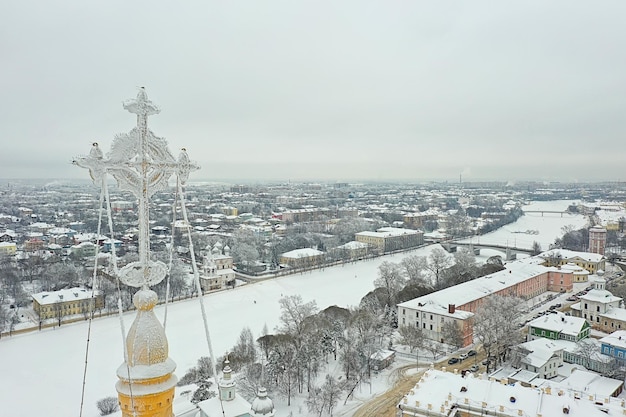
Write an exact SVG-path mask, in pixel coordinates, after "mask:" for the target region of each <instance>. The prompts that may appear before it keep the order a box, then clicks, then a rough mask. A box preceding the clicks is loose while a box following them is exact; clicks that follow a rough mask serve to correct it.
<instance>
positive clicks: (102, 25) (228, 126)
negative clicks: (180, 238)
mask: <svg viewBox="0 0 626 417" xmlns="http://www.w3.org/2000/svg"><path fill="white" fill-rule="evenodd" d="M625 17H626V2H624V1H623V0H615V1H602V2H589V1H576V0H569V1H557V0H551V1H545V0H541V1H516V2H513V1H511V2H509V1H507V2H501V1H489V2H485V1H409V0H406V1H396V0H386V1H369V0H342V1H336V0H335V1H331V0H315V1H302V0H298V1H294V0H283V1H279V0H263V1H259V0H250V1H238V0H234V1H220V2H217V1H207V0H195V1H192V0H188V1H183V2H173V1H126V0H108V1H84V0H55V1H44V0H40V1H29V0H24V1H4V2H2V3H1V4H0V53H1V54H2V60H1V61H0V62H1V65H0V138H1V141H2V150H1V151H0V178H41V177H46V178H70V177H72V178H86V177H87V173H86V172H85V171H84V170H82V169H80V168H77V167H73V166H72V165H70V161H71V159H72V157H73V156H75V155H78V154H86V153H87V152H88V151H89V148H90V146H91V142H92V141H94V140H97V141H98V142H99V143H100V145H101V147H102V148H103V150H104V151H105V152H106V151H108V150H109V149H110V145H111V141H112V139H113V135H114V134H115V133H120V132H127V131H129V130H130V129H131V128H132V127H133V126H134V124H135V120H134V117H133V115H131V114H130V113H128V112H126V111H125V110H124V109H123V108H122V106H121V102H122V101H123V100H126V99H129V98H133V97H134V96H135V95H136V93H137V90H136V88H137V87H139V86H145V87H146V88H147V91H148V95H149V97H150V98H151V99H152V100H153V101H154V102H155V103H156V104H157V105H159V106H160V107H161V109H162V112H161V114H159V115H157V116H154V117H152V118H151V119H150V122H149V123H150V126H151V128H152V130H153V131H154V133H155V134H156V135H158V136H163V137H165V138H166V139H167V141H168V143H169V145H170V149H171V150H172V151H173V153H174V154H177V153H178V149H179V148H181V147H183V146H184V147H186V148H187V149H188V151H189V153H190V156H191V157H192V159H194V160H196V161H198V162H199V163H200V164H201V165H202V170H201V171H199V172H197V173H195V174H193V177H192V178H193V179H241V180H244V179H246V180H250V181H260V180H276V179H279V180H341V181H350V180H396V179H398V180H423V179H438V180H440V179H447V180H450V181H457V180H458V178H459V174H460V173H463V178H464V179H467V180H480V179H500V180H521V179H539V180H560V181H570V180H578V181H594V180H626V175H624V173H625V169H624V162H625V161H626V141H625V140H624V139H625V138H626V118H625V117H624V113H625V112H626V94H625V93H626V53H625V51H626V26H625V24H624V22H625Z"/></svg>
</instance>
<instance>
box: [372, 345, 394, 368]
mask: <svg viewBox="0 0 626 417" xmlns="http://www.w3.org/2000/svg"><path fill="white" fill-rule="evenodd" d="M395 359H396V352H394V351H393V350H386V349H380V350H377V351H376V352H374V353H373V354H372V355H371V356H370V362H371V366H372V369H374V370H375V371H380V370H382V369H385V368H387V367H388V366H389V365H391V364H392V363H393V361H394V360H395Z"/></svg>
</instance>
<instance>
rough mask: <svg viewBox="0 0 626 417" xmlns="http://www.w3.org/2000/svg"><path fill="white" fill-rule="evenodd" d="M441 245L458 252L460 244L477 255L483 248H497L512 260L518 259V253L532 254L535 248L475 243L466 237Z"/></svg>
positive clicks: (507, 258) (508, 259)
mask: <svg viewBox="0 0 626 417" xmlns="http://www.w3.org/2000/svg"><path fill="white" fill-rule="evenodd" d="M441 246H443V247H444V248H445V249H446V250H447V251H448V252H456V248H458V247H459V246H464V247H468V248H470V250H472V251H473V252H474V254H475V255H479V254H480V250H481V249H495V250H499V251H502V252H504V253H505V254H506V260H507V261H512V260H514V259H516V258H517V254H518V253H522V254H526V255H532V253H533V250H532V249H529V248H519V247H515V246H509V245H498V244H491V243H474V242H468V241H467V240H466V239H458V240H452V241H449V242H443V243H441Z"/></svg>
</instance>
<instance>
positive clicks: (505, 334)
mask: <svg viewBox="0 0 626 417" xmlns="http://www.w3.org/2000/svg"><path fill="white" fill-rule="evenodd" d="M520 305H521V300H520V299H519V298H516V297H504V296H499V295H492V296H489V297H487V298H485V299H484V301H483V304H482V305H481V306H480V307H479V308H478V310H477V311H476V314H475V315H474V336H475V337H476V338H477V339H478V340H479V341H480V342H481V343H482V345H483V348H484V349H485V352H486V353H487V357H494V358H496V361H498V360H499V361H504V360H506V355H507V352H508V350H509V348H510V347H511V346H514V345H517V344H518V343H519V342H520V341H521V338H522V335H521V333H520V332H519V329H518V328H517V320H518V318H519V308H520ZM489 366H490V364H487V370H489Z"/></svg>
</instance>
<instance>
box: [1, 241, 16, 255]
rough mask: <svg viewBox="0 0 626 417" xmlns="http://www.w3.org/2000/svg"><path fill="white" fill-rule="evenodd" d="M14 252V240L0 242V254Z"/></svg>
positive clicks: (11, 253) (13, 253)
mask: <svg viewBox="0 0 626 417" xmlns="http://www.w3.org/2000/svg"><path fill="white" fill-rule="evenodd" d="M16 252H17V245H16V244H15V243H14V242H0V254H3V255H9V256H11V255H15V253H16Z"/></svg>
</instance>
